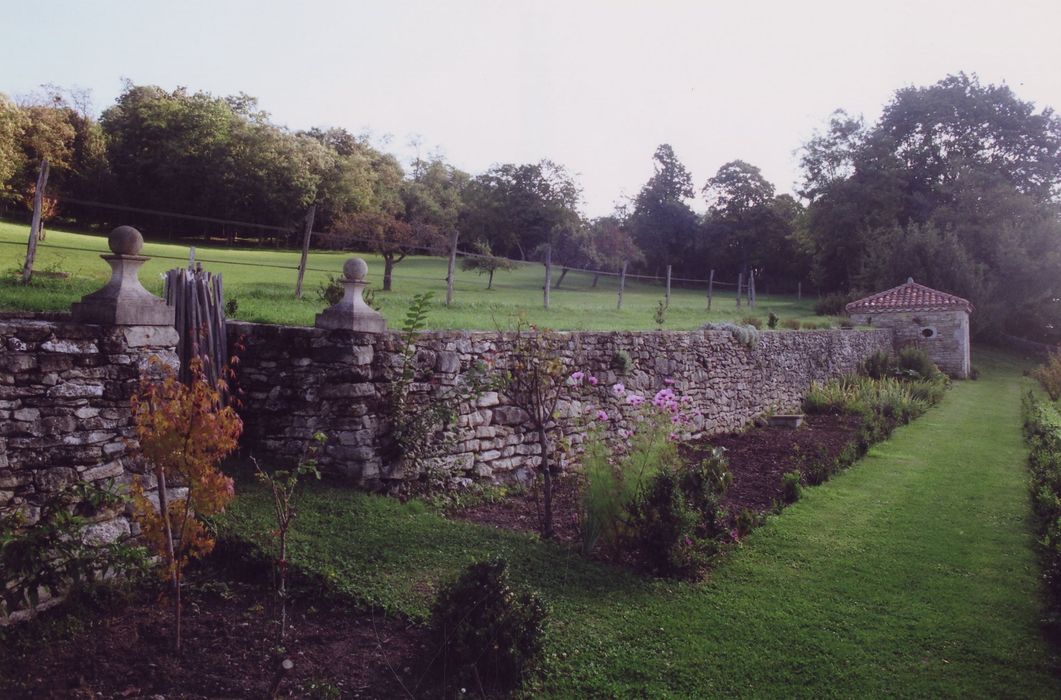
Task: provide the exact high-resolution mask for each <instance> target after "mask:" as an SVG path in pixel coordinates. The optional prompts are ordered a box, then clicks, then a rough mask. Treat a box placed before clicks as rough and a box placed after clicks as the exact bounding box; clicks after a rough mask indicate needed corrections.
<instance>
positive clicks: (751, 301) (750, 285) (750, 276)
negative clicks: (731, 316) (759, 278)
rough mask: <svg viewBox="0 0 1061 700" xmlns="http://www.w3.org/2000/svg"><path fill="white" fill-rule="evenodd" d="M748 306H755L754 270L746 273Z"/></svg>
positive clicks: (752, 307)
mask: <svg viewBox="0 0 1061 700" xmlns="http://www.w3.org/2000/svg"><path fill="white" fill-rule="evenodd" d="M748 308H749V309H754V308H755V270H752V271H751V272H749V273H748Z"/></svg>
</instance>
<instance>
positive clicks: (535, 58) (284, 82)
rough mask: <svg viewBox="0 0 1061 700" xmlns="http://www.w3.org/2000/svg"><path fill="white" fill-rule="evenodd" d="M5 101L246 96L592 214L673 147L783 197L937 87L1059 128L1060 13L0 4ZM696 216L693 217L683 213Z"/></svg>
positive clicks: (845, 5) (667, 5) (808, 6)
mask: <svg viewBox="0 0 1061 700" xmlns="http://www.w3.org/2000/svg"><path fill="white" fill-rule="evenodd" d="M0 17H3V18H4V28H3V30H2V36H3V40H2V41H0V92H6V93H8V94H9V95H13V96H17V95H19V94H22V93H26V92H29V91H32V90H33V89H35V88H36V87H37V86H38V85H40V84H42V83H55V84H59V85H62V86H67V87H69V86H80V87H85V88H89V89H91V90H92V92H93V95H94V101H95V104H96V107H97V109H102V108H103V107H106V106H108V105H109V104H111V103H112V102H113V101H114V98H115V97H116V96H117V95H118V94H119V92H120V90H121V79H122V78H129V79H130V80H132V81H133V82H135V83H145V84H157V85H160V86H162V87H164V88H166V89H173V88H175V87H177V86H180V85H183V86H187V87H188V88H189V89H192V90H205V91H208V92H211V93H214V94H217V95H225V94H232V93H236V92H240V91H242V92H246V93H249V94H251V95H254V96H256V97H257V98H258V99H259V101H260V104H261V106H262V108H263V109H265V110H267V111H268V112H270V113H271V114H272V115H273V119H274V121H276V122H278V123H281V124H284V125H286V126H288V127H290V128H292V129H303V128H308V127H311V126H342V127H346V128H347V129H349V130H350V131H353V132H355V133H358V132H361V131H364V130H371V132H372V133H374V134H376V135H377V136H378V137H383V136H385V135H389V137H390V140H389V144H388V145H387V146H386V148H387V149H388V150H390V151H392V152H394V153H395V154H397V155H398V156H399V157H401V158H402V159H403V160H407V159H408V157H409V156H410V154H411V151H410V149H409V147H408V145H407V144H408V143H409V141H410V139H411V138H412V137H413V136H415V135H419V136H420V138H421V139H422V142H423V147H422V148H423V150H424V151H425V152H430V151H432V150H434V149H436V148H438V149H440V150H441V152H442V153H443V154H444V155H445V156H446V157H447V159H448V160H449V161H450V162H452V163H453V164H454V165H456V166H458V167H460V168H463V169H465V170H467V171H469V172H471V173H473V174H476V173H479V172H482V171H483V170H485V169H486V168H488V167H489V166H490V165H491V164H494V163H503V162H515V163H522V162H530V161H537V160H539V159H541V158H550V159H552V160H554V161H557V162H559V163H561V164H563V165H565V166H566V167H567V168H569V169H570V170H571V171H572V172H574V173H576V174H577V175H578V177H579V180H580V181H581V184H582V186H583V190H584V200H585V201H584V211H585V212H586V213H587V214H589V215H600V214H606V213H609V212H610V211H611V209H612V206H613V204H614V203H615V202H616V201H617V200H618V199H619V198H620V197H622V196H623V195H627V196H633V195H635V194H636V193H637V191H638V189H639V188H640V187H641V185H642V184H643V183H644V182H645V180H646V179H647V178H648V177H649V176H650V175H651V174H652V163H651V156H652V152H653V151H654V150H655V148H656V146H657V145H659V144H660V143H670V144H671V145H673V146H674V149H675V151H676V152H677V154H678V157H679V158H680V159H681V160H682V162H683V163H685V165H686V167H688V168H689V170H690V171H691V172H692V174H693V178H694V181H695V183H696V186H697V188H698V189H699V188H700V187H701V186H702V185H703V183H704V181H705V180H706V179H707V178H708V177H710V176H711V175H713V174H714V173H715V171H716V170H717V169H718V167H719V166H720V165H722V164H723V163H725V162H727V161H729V160H733V159H736V158H740V159H743V160H746V161H748V162H750V163H752V164H754V165H758V166H759V167H761V168H762V170H763V173H764V175H765V176H766V177H767V178H768V179H769V180H770V181H772V182H773V183H774V184H775V185H776V186H777V188H778V191H780V192H785V191H791V189H792V188H793V186H794V184H795V183H796V182H797V180H798V178H799V172H798V167H797V157H796V154H795V151H796V149H797V148H798V147H799V146H800V144H802V143H803V142H804V141H806V140H807V139H808V138H809V137H810V136H811V135H812V134H813V132H814V130H815V129H816V128H820V127H821V126H822V125H823V124H824V123H825V120H826V119H827V118H828V116H829V114H830V112H831V111H832V110H833V109H835V108H837V107H844V108H846V109H847V110H849V111H851V112H854V113H861V114H863V115H865V116H866V118H867V119H868V120H871V121H872V120H874V119H876V118H877V116H878V115H879V113H880V109H881V107H882V106H883V104H884V103H885V102H886V101H887V100H888V99H889V97H890V96H891V94H892V93H893V92H894V91H895V89H897V88H899V87H903V86H906V85H925V84H929V83H933V82H935V81H937V80H939V79H940V78H942V77H944V76H945V75H946V74H948V73H953V72H957V71H966V72H970V73H973V72H975V73H977V74H979V76H980V78H981V80H983V81H984V82H1006V83H1007V84H1009V85H1010V86H1011V87H1012V88H1013V89H1014V90H1015V92H1016V93H1017V95H1018V96H1019V97H1021V98H1022V99H1025V100H1031V101H1033V102H1035V103H1036V104H1037V105H1038V106H1040V107H1042V106H1055V107H1061V41H1058V38H1057V37H1058V29H1059V27H1061V2H1059V1H1058V0H1041V1H1039V0H1024V1H1019V0H1006V1H999V2H985V1H982V0H963V1H954V2H952V1H950V0H921V1H919V2H911V1H907V0H889V1H887V2H881V1H879V0H877V1H875V2H860V1H858V0H846V1H837V2H833V1H826V0H820V1H819V0H805V1H803V2H787V1H776V2H738V1H733V0H729V1H727V2H708V1H700V2H693V1H686V2H678V1H676V0H655V1H654V2H633V1H622V0H602V1H592V2H591V1H582V0H567V1H566V2H564V1H557V2H552V1H540V2H535V1H533V0H520V1H507V0H494V1H493V2H490V1H487V0H483V1H472V0H466V1H465V0H462V1H459V2H454V1H450V0H435V1H434V2H431V1H422V2H421V1H411V0H410V1H395V0H390V1H386V2H371V3H369V2H342V1H341V0H329V1H326V0H319V1H317V0H302V1H301V2H297V3H296V2H283V3H281V2H275V1H272V2H270V1H268V0H256V1H249V2H233V1H226V0H212V1H209V0H208V1H200V0H181V1H180V2H174V1H173V0H170V1H168V2H154V1H152V0H138V1H135V2H116V1H115V2H109V1H107V0H96V1H95V2H76V1H59V0H47V2H38V3H29V4H27V3H26V2H25V0H0ZM696 208H697V209H698V210H702V209H703V208H704V204H703V200H702V198H700V199H699V202H698V203H697V204H696Z"/></svg>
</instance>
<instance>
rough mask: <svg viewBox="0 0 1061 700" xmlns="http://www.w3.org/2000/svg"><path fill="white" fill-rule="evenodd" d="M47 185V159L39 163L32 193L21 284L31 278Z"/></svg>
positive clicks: (26, 282) (27, 282)
mask: <svg viewBox="0 0 1061 700" xmlns="http://www.w3.org/2000/svg"><path fill="white" fill-rule="evenodd" d="M47 185H48V159H47V158H45V159H44V160H42V161H41V171H40V174H39V175H38V176H37V189H36V191H34V193H33V220H32V222H31V223H30V227H29V242H28V243H27V244H26V262H25V264H24V265H23V266H22V284H29V281H30V280H31V279H32V278H33V261H34V260H35V259H36V258H37V239H38V237H39V236H40V235H41V216H42V214H43V210H44V188H45V187H46V186H47Z"/></svg>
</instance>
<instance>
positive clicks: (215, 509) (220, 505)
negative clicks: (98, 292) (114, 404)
mask: <svg viewBox="0 0 1061 700" xmlns="http://www.w3.org/2000/svg"><path fill="white" fill-rule="evenodd" d="M192 365H193V366H192V375H193V380H192V383H191V385H185V384H182V383H181V382H180V381H179V380H178V378H177V374H176V372H174V371H173V370H172V368H169V367H167V366H163V365H162V364H161V362H160V361H159V360H158V359H157V358H152V365H151V368H152V369H153V370H155V371H157V372H159V373H161V377H160V378H158V377H145V378H144V379H142V380H141V383H140V387H139V390H138V391H137V393H136V394H134V395H133V398H132V401H131V407H132V413H133V420H134V422H135V426H136V436H137V439H138V440H139V442H140V450H141V452H142V454H143V457H144V459H145V461H146V462H147V464H148V465H149V467H150V469H151V472H152V474H153V475H154V477H155V481H156V483H157V486H158V504H157V505H156V504H155V503H153V502H152V501H151V500H150V499H149V498H148V497H147V495H146V493H145V491H144V484H143V483H142V481H141V480H140V479H136V480H134V482H133V487H132V494H133V516H134V518H135V519H136V521H137V522H138V523H139V524H140V527H141V528H142V531H143V536H144V541H145V543H146V544H147V545H148V546H149V547H150V548H151V549H152V550H153V551H154V553H155V554H157V555H158V556H159V557H161V561H162V573H163V576H164V577H166V578H168V579H169V580H170V583H171V585H172V586H173V596H174V598H173V602H174V616H175V620H176V634H175V636H174V642H175V645H176V649H177V652H178V653H179V652H180V650H181V578H182V574H183V571H184V567H185V566H186V565H187V564H188V562H189V561H190V560H191V559H194V558H199V557H202V556H205V555H206V554H209V553H210V551H211V550H212V549H213V547H214V541H213V539H212V538H211V537H210V532H209V530H208V528H207V526H206V524H205V523H204V521H203V520H202V518H204V517H208V516H211V515H215V514H217V513H220V512H221V511H223V510H224V508H225V505H226V504H228V502H229V501H231V500H232V498H233V496H234V490H233V482H232V479H231V478H229V477H227V476H225V475H224V474H222V473H221V471H220V470H219V469H218V464H219V463H220V462H221V460H222V459H224V458H225V457H226V456H228V455H229V454H231V452H232V451H233V450H235V449H236V445H237V443H238V441H239V436H240V433H241V432H242V429H243V423H242V421H240V418H239V416H238V415H236V411H235V410H234V409H233V408H232V407H231V406H224V407H223V406H222V405H221V397H220V395H219V394H218V392H217V391H216V390H214V389H212V388H211V387H210V385H209V383H208V382H207V381H206V380H205V379H204V377H203V374H202V364H201V362H200V361H199V360H198V359H194V360H192ZM171 486H181V487H184V489H185V493H184V495H177V493H178V492H176V491H174V492H172V493H171V491H170V487H171Z"/></svg>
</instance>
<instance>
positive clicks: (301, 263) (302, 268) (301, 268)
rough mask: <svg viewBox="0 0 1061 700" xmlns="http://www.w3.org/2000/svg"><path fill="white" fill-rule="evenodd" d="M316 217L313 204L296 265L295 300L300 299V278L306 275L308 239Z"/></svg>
mask: <svg viewBox="0 0 1061 700" xmlns="http://www.w3.org/2000/svg"><path fill="white" fill-rule="evenodd" d="M316 216H317V204H316V202H314V203H313V204H311V205H310V207H309V212H307V214H306V230H305V232H304V233H303V234H302V259H301V260H299V263H298V283H296V284H295V298H296V299H301V298H302V278H303V276H305V274H306V261H307V260H308V259H309V239H310V236H312V235H313V219H314V218H316Z"/></svg>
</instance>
